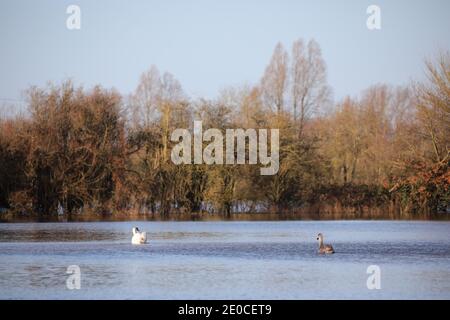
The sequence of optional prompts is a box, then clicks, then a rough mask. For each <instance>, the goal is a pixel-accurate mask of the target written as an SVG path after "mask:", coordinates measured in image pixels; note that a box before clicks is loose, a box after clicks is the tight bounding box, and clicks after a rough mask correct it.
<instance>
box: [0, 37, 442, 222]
mask: <svg viewBox="0 0 450 320" xmlns="http://www.w3.org/2000/svg"><path fill="white" fill-rule="evenodd" d="M288 51H289V52H288ZM425 66H426V73H427V74H426V76H427V77H426V80H425V81H423V82H421V83H412V84H410V85H408V86H402V87H393V86H389V85H386V84H377V85H374V86H371V87H370V88H368V89H366V90H365V91H364V92H362V93H361V94H360V95H358V96H356V97H346V98H345V99H343V100H342V101H339V102H337V103H334V102H333V100H332V97H331V88H330V86H329V85H328V83H327V75H326V64H325V61H324V60H323V58H322V54H321V50H320V46H319V45H318V44H317V42H315V41H314V40H311V41H309V42H308V43H305V42H304V41H303V40H298V41H295V42H294V43H293V45H292V47H291V49H290V50H286V49H285V48H284V46H283V45H282V44H278V45H277V46H276V47H275V50H274V53H273V55H272V57H271V60H270V61H269V64H268V66H267V67H266V69H265V71H264V73H263V75H262V77H261V80H260V81H259V83H257V84H256V85H253V86H241V87H229V88H226V89H224V90H222V91H221V92H220V93H219V95H218V97H217V98H215V99H191V98H189V97H188V96H187V95H186V93H185V92H184V91H183V89H182V86H181V84H180V83H179V82H178V80H177V79H175V77H174V76H173V75H171V74H170V73H167V72H166V73H163V74H161V73H160V72H159V71H158V69H157V68H156V67H155V66H152V67H151V68H150V70H148V71H146V72H144V73H143V74H142V75H141V78H140V81H139V84H138V86H137V88H136V89H135V91H134V92H133V93H132V94H130V95H128V96H122V95H121V94H119V93H118V92H117V91H115V90H112V89H111V90H110V89H106V88H103V87H101V86H96V87H94V88H91V89H85V88H83V87H77V86H75V85H74V83H72V82H71V81H66V82H63V83H62V84H60V85H49V86H47V87H44V88H38V87H31V88H29V89H28V90H27V91H26V97H27V106H28V110H27V112H26V113H24V114H21V115H16V116H14V117H7V116H1V115H0V207H1V208H3V209H2V210H3V211H6V212H7V214H12V215H14V216H38V217H52V216H60V215H62V216H68V217H73V216H79V215H88V214H100V215H119V214H134V215H146V216H147V215H155V214H157V215H159V216H161V217H163V218H168V217H173V216H177V215H186V214H187V215H193V214H209V213H215V214H218V215H222V216H223V217H230V216H231V215H232V214H233V213H241V212H249V213H252V212H271V213H275V214H280V215H282V214H294V215H299V216H302V215H304V216H308V217H311V218H320V217H335V218H342V217H344V218H345V217H353V218H354V217H386V215H389V216H390V217H394V218H396V217H419V216H424V217H431V216H433V215H434V214H437V213H439V212H441V211H445V210H448V207H449V206H450V205H449V204H450V189H449V185H450V171H449V164H450V157H449V151H450V138H449V137H450V54H449V53H448V52H445V53H442V54H441V55H440V56H439V57H438V58H437V59H436V60H435V61H430V62H427V63H426V65H425ZM194 120H202V121H203V126H204V127H205V128H219V129H220V130H223V131H225V130H226V129H227V128H244V129H246V128H254V129H259V128H263V129H266V128H278V129H279V130H280V151H279V152H280V158H279V159H280V164H279V171H278V173H277V174H276V175H274V176H261V175H260V174H259V166H251V165H205V164H200V165H175V164H173V163H172V161H171V158H170V152H171V149H172V147H173V145H174V143H173V142H172V141H171V140H170V135H171V133H172V131H173V130H175V129H176V128H188V129H189V128H190V129H191V130H192V126H193V121H194Z"/></svg>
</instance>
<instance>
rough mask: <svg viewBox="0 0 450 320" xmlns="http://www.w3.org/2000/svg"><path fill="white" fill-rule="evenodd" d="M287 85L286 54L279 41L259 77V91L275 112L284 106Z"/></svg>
mask: <svg viewBox="0 0 450 320" xmlns="http://www.w3.org/2000/svg"><path fill="white" fill-rule="evenodd" d="M287 85H288V54H287V52H286V50H285V49H284V47H283V45H282V44H281V43H278V44H277V46H276V47H275V50H274V52H273V55H272V59H271V60H270V63H269V65H268V66H267V68H266V70H265V72H264V76H263V77H262V79H261V91H262V96H263V99H264V102H265V103H266V105H267V106H268V107H269V108H271V109H272V110H273V108H275V110H276V112H277V114H280V112H281V111H282V109H283V107H284V99H285V94H286V90H287Z"/></svg>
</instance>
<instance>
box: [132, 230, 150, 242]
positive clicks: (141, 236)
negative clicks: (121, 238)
mask: <svg viewBox="0 0 450 320" xmlns="http://www.w3.org/2000/svg"><path fill="white" fill-rule="evenodd" d="M132 232H133V237H132V238H131V244H144V243H147V232H141V231H139V229H138V227H134V228H133V231H132Z"/></svg>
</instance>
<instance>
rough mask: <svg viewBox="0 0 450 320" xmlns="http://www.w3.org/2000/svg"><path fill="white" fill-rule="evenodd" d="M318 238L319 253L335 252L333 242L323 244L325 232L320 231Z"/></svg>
mask: <svg viewBox="0 0 450 320" xmlns="http://www.w3.org/2000/svg"><path fill="white" fill-rule="evenodd" d="M317 240H319V253H334V249H333V246H332V245H331V244H323V234H321V233H319V234H318V235H317Z"/></svg>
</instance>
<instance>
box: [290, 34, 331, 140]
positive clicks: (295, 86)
mask: <svg viewBox="0 0 450 320" xmlns="http://www.w3.org/2000/svg"><path fill="white" fill-rule="evenodd" d="M290 79H291V102H292V108H293V112H294V121H299V131H300V134H301V133H302V131H303V128H304V124H305V121H306V120H307V119H308V118H309V117H310V116H311V114H312V113H313V112H314V111H316V110H317V109H318V108H319V107H320V106H321V105H322V104H324V103H326V102H327V101H328V100H329V98H330V92H331V90H330V88H329V86H328V85H327V75H326V65H325V61H324V60H323V58H322V53H321V50H320V46H319V44H318V43H317V42H316V41H314V40H310V41H309V43H308V46H307V47H305V45H304V43H303V40H301V39H299V40H297V41H295V42H294V44H293V45H292V56H291V68H290Z"/></svg>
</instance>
